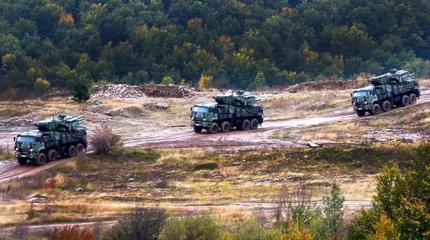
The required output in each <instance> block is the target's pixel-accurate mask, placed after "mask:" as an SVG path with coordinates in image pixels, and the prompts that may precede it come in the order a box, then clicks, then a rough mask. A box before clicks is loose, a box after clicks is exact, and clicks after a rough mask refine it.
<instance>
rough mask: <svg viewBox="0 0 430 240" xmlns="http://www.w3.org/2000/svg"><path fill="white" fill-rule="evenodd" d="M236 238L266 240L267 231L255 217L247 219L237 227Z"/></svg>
mask: <svg viewBox="0 0 430 240" xmlns="http://www.w3.org/2000/svg"><path fill="white" fill-rule="evenodd" d="M235 239H236V240H265V239H266V233H265V232H264V229H263V227H262V226H261V224H260V223H258V222H257V221H256V220H255V219H250V220H246V221H244V222H242V223H240V225H239V229H237V233H236V237H235Z"/></svg>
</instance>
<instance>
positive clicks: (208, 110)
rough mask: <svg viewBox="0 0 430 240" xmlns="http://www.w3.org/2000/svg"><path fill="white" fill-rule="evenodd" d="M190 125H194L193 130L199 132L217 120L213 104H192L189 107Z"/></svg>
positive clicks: (216, 110)
mask: <svg viewBox="0 0 430 240" xmlns="http://www.w3.org/2000/svg"><path fill="white" fill-rule="evenodd" d="M190 118H191V125H192V126H193V127H194V131H195V132H197V133H199V132H201V131H202V130H203V129H207V130H215V129H210V127H211V124H212V123H213V122H217V121H218V109H217V108H216V106H215V105H213V104H200V105H194V106H193V107H192V108H191V116H190Z"/></svg>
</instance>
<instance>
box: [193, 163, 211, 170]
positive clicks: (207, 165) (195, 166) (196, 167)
mask: <svg viewBox="0 0 430 240" xmlns="http://www.w3.org/2000/svg"><path fill="white" fill-rule="evenodd" d="M191 168H192V170H193V171H199V170H214V169H217V168H218V163H216V162H201V163H195V164H193V165H192V167H191Z"/></svg>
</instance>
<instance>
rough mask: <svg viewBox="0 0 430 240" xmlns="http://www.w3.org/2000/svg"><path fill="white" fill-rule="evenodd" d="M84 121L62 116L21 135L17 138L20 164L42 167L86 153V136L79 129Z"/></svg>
mask: <svg viewBox="0 0 430 240" xmlns="http://www.w3.org/2000/svg"><path fill="white" fill-rule="evenodd" d="M84 120H85V119H84V117H82V116H79V117H73V116H66V115H64V114H61V115H59V116H58V117H54V118H50V119H46V120H44V121H40V122H38V123H36V124H34V125H35V126H36V127H37V129H38V130H35V131H31V132H26V133H21V134H18V135H17V136H16V137H15V138H14V140H15V157H16V159H17V161H18V163H19V164H20V165H25V164H27V163H34V164H36V165H43V164H45V163H46V162H48V161H55V160H57V159H58V158H61V157H74V156H76V155H78V154H79V153H82V152H84V150H85V149H86V148H87V132H86V130H85V129H84V128H82V127H80V125H81V124H82V123H83V122H84Z"/></svg>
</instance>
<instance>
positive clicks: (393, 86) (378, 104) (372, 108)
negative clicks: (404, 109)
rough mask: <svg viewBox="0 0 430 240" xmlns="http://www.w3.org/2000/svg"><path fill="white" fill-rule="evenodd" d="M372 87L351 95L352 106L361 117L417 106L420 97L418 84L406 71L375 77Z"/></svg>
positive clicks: (371, 82) (392, 71) (391, 72)
mask: <svg viewBox="0 0 430 240" xmlns="http://www.w3.org/2000/svg"><path fill="white" fill-rule="evenodd" d="M369 82H370V85H369V86H367V87H364V88H360V89H356V90H354V91H353V92H352V93H351V97H352V106H353V109H354V111H355V112H356V113H357V115H358V116H359V117H361V116H364V115H365V114H366V112H369V113H370V114H371V115H376V114H379V113H381V112H388V111H390V110H391V109H392V108H395V107H401V106H407V105H409V104H415V103H416V102H417V99H418V98H419V97H420V90H419V85H418V82H417V81H416V80H415V79H414V78H413V74H410V73H409V72H408V71H405V70H396V69H393V70H391V71H390V72H389V73H386V74H383V75H380V76H376V77H373V78H371V79H370V80H369Z"/></svg>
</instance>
